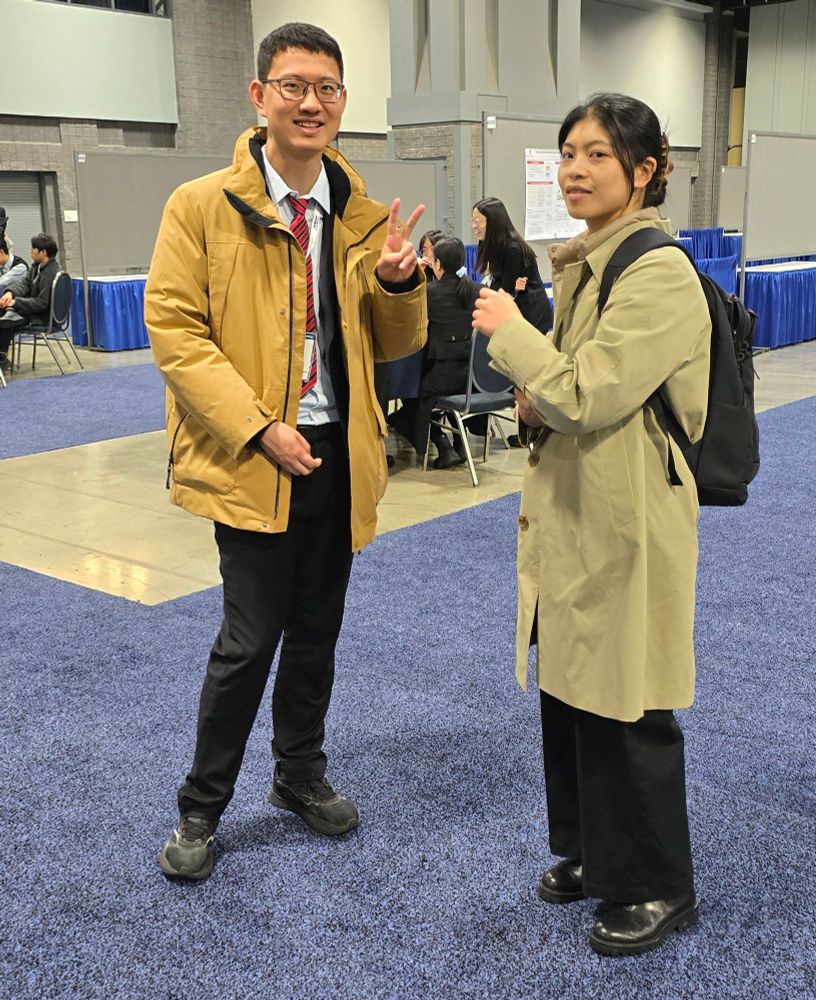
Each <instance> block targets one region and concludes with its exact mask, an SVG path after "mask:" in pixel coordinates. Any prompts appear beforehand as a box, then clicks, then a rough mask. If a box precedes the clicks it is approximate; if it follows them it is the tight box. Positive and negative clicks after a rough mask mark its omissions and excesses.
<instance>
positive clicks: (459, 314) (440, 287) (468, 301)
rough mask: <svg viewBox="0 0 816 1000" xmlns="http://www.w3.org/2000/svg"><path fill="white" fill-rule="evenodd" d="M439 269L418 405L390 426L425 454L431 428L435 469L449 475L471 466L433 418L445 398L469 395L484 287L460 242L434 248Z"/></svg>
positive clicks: (408, 403)
mask: <svg viewBox="0 0 816 1000" xmlns="http://www.w3.org/2000/svg"><path fill="white" fill-rule="evenodd" d="M433 254H434V260H433V265H432V266H433V269H434V274H435V275H436V278H437V280H436V281H434V282H433V283H432V284H429V285H427V286H426V288H427V296H428V348H427V350H428V356H427V361H426V365H425V368H424V370H423V374H422V380H421V382H420V386H419V398H418V399H406V400H403V404H402V408H401V409H400V410H398V411H397V412H396V413H395V414H394V415H393V416H392V417H390V418H389V423H390V424H391V426H393V427H394V428H395V429H396V430H397V431H399V433H400V434H402V435H403V437H406V438H407V439H408V440H409V441H410V442H411V444H412V445H413V446H414V448H415V449H416V452H417V454H418V455H424V454H425V448H426V445H427V442H428V427H429V425H430V432H431V441H433V443H434V444H435V445H436V450H437V452H438V453H439V454H438V457H437V458H436V459H435V460H434V463H433V466H434V468H435V469H448V468H450V467H451V466H452V465H460V464H461V463H462V462H464V461H465V457H464V455H465V453H464V447H463V445H462V443H461V441H460V440H459V435H458V434H457V435H456V441H457V447H454V445H453V443H452V442H451V439H450V438H449V437H448V436H447V434H445V432H444V431H443V430H442V428H441V427H440V426H439V425H438V424H435V423H431V413H432V412H433V408H434V405H435V403H436V401H437V399H438V398H439V397H440V396H448V395H452V394H455V393H461V392H465V390H466V389H467V379H468V370H469V367H470V338H471V335H472V332H473V331H472V325H471V324H472V321H473V309H474V306H475V303H476V299H477V298H478V296H479V286H478V285H476V284H474V283H473V282H472V281H471V280H470V279H469V278H468V277H467V270H466V268H465V246H464V244H463V243H462V241H461V240H459V239H456V238H455V237H445V238H443V239H440V240H438V241H437V242H436V243H434V246H433Z"/></svg>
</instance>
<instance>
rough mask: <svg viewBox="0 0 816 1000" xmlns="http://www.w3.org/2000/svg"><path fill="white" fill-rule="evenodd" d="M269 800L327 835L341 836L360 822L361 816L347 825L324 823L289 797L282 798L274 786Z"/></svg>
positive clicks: (318, 831)
mask: <svg viewBox="0 0 816 1000" xmlns="http://www.w3.org/2000/svg"><path fill="white" fill-rule="evenodd" d="M267 802H269V804H270V805H273V806H276V807H277V808H278V809H285V810H286V811H287V812H292V813H295V815H297V816H300V818H301V819H302V820H303V822H304V823H305V824H306V826H308V827H309V828H310V829H311V830H314V831H315V833H322V834H323V835H324V836H326V837H341V836H342V835H343V834H344V833H350V832H351V831H352V830H354V829H355V828H356V827H357V826H359V824H360V817H359V816H358V817H357V819H355V820H351V821H350V822H349V823H348V824H347V825H346V826H343V827H338V826H333V825H332V824H330V823H324V822H322V821H321V820H320V819H318V818H317V817H315V816H312V815H310V814H309V813H308V812H307V811H306V810H305V809H303V807H302V806H298V805H296V804H295V803H294V802H289V801H288V800H287V799H284V798H281V796H280V795H278V793H277V792H276V791H275V789H274V788H273V789H272V791H271V792H270V793H269V795H268V796H267Z"/></svg>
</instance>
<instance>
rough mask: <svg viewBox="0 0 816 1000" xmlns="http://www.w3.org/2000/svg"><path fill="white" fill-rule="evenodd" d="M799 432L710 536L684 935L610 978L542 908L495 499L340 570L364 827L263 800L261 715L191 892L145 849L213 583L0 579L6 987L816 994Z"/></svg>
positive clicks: (774, 436) (335, 721) (806, 409)
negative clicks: (170, 592)
mask: <svg viewBox="0 0 816 1000" xmlns="http://www.w3.org/2000/svg"><path fill="white" fill-rule="evenodd" d="M814 421H816V400H809V401H806V402H802V403H796V404H792V405H790V406H787V407H783V408H782V409H780V410H776V411H772V412H771V413H768V414H765V415H764V416H763V417H762V419H761V424H762V430H763V460H764V465H763V471H762V473H761V475H760V477H759V479H758V480H757V482H756V483H755V485H754V487H753V490H752V496H751V501H750V503H749V505H748V506H747V507H746V508H744V509H742V510H706V511H705V512H704V515H703V518H702V521H701V542H702V546H701V550H702V560H701V574H700V586H699V628H698V656H699V697H698V700H697V703H696V705H695V707H694V708H693V709H691V710H689V711H687V712H684V713H682V723H683V726H684V729H685V732H686V736H687V751H688V785H689V806H690V817H691V826H692V838H693V844H694V851H695V860H696V865H697V887H698V891H699V894H700V897H701V924H700V926H699V928H698V929H696V930H693V931H686V932H683V933H682V934H675V935H673V937H672V938H671V940H670V941H669V942H668V943H667V944H666V946H665V947H664V948H662V949H661V950H659V951H657V952H654V953H651V954H648V955H645V956H643V957H641V958H636V959H602V958H600V957H598V956H596V955H594V954H592V953H591V952H590V951H589V949H588V946H587V944H586V934H587V931H588V928H589V926H590V924H591V919H592V918H591V913H592V909H593V906H594V904H593V903H592V902H590V901H587V902H585V903H577V904H574V905H571V906H562V907H554V906H548V905H547V904H544V903H542V902H540V901H538V900H537V898H536V895H535V885H536V882H537V880H538V877H539V875H540V873H541V871H542V869H543V868H544V867H545V866H546V865H547V864H548V863H549V860H550V858H549V855H548V853H547V850H546V818H545V804H544V789H543V781H542V774H541V764H540V752H539V749H538V747H539V742H538V720H537V711H538V708H537V699H536V698H535V696H534V694H533V693H531V694H529V695H526V696H525V695H524V694H522V693H521V692H520V691H518V690H517V688H516V685H515V682H514V679H513V669H512V662H511V661H512V646H513V615H514V600H515V581H514V568H513V558H514V550H515V531H516V529H515V513H516V510H517V504H518V499H517V497H508V498H506V499H503V500H499V501H495V502H493V503H489V504H485V505H483V506H480V507H477V508H474V509H471V510H467V511H463V512H461V513H458V514H455V515H452V516H450V517H445V518H441V519H439V520H436V521H433V522H430V523H428V524H423V525H418V526H416V527H413V528H408V529H405V530H402V531H399V532H395V533H393V534H389V535H386V536H384V537H383V538H381V539H380V540H379V541H378V542H377V543H376V544H375V545H374V546H373V547H371V548H370V549H367V550H366V551H365V552H364V553H363V554H362V555H361V556H360V557H358V558H357V559H356V561H355V562H356V565H355V569H354V573H353V575H352V585H351V590H350V595H349V603H348V613H347V616H346V626H345V630H344V633H343V637H342V641H341V645H340V648H339V651H338V673H337V684H336V688H335V695H334V699H333V705H332V711H331V714H330V718H329V735H328V751H329V758H330V777H332V778H334V779H335V782H336V783H337V785H338V787H340V788H341V789H342V790H344V791H347V792H348V793H349V794H351V795H353V796H354V798H355V799H356V800H357V802H358V804H359V806H360V811H361V813H362V816H363V824H362V825H361V827H360V828H359V830H358V831H356V832H355V833H354V834H352V835H351V836H350V837H348V838H347V839H345V840H340V841H332V840H328V839H325V838H320V837H318V836H317V835H314V834H311V833H310V832H309V831H308V830H306V828H305V827H303V826H302V825H301V824H300V822H299V821H298V820H297V819H296V818H295V817H294V816H292V815H290V814H288V813H282V812H278V811H276V810H274V809H272V808H271V807H270V806H268V805H267V804H266V803H265V795H266V791H267V789H268V786H269V783H270V776H271V767H270V754H269V748H268V740H269V711H268V706H266V705H265V706H264V709H263V711H262V713H261V717H260V718H259V722H258V725H257V726H256V728H255V731H254V733H253V736H252V738H251V740H250V744H249V747H248V750H247V755H246V760H245V765H244V768H243V771H242V773H241V777H240V779H239V783H238V788H237V791H236V795H235V799H234V800H233V803H232V804H231V806H230V808H229V810H228V812H227V814H226V816H225V818H224V821H223V823H222V825H221V827H220V829H219V834H218V853H217V859H216V869H215V872H214V874H213V877H212V878H211V879H210V880H209V881H208V882H205V883H203V884H201V885H197V886H190V885H177V884H171V883H168V882H166V881H165V880H164V878H163V877H162V876H161V874H160V872H159V869H158V867H157V864H156V859H157V855H158V850H159V847H160V845H161V843H162V841H163V840H164V838H165V837H166V836H167V834H168V832H169V830H170V829H171V827H172V825H173V823H174V821H175V812H174V795H175V788H176V786H177V784H178V782H179V780H180V779H181V778H182V777H183V774H184V769H185V767H186V765H187V764H188V763H189V761H190V757H191V752H192V743H193V735H194V723H195V712H196V704H197V698H198V692H199V688H200V682H201V676H202V671H203V667H204V663H205V659H206V655H207V652H208V647H209V643H210V641H211V639H212V637H213V635H214V633H215V631H216V629H217V626H218V623H219V616H220V607H219V594H218V591H217V590H209V591H206V592H204V593H201V594H197V595H193V596H191V597H187V598H184V599H181V600H177V601H174V602H171V603H168V604H165V605H162V606H159V607H154V608H148V607H142V606H138V605H134V604H131V603H127V602H124V601H119V600H116V599H114V598H110V597H106V596H104V595H100V594H97V593H93V592H90V591H86V590H83V589H82V588H79V587H74V586H71V585H68V584H64V583H60V582H57V581H54V580H51V579H48V578H46V577H43V576H38V575H36V574H33V573H30V572H26V571H24V570H20V569H15V568H12V567H8V566H6V567H3V568H2V576H3V582H4V587H3V593H4V598H5V599H4V618H3V634H4V639H3V647H4V648H3V655H2V658H0V659H1V661H2V666H1V667H0V670H2V690H3V698H2V710H1V711H0V753H1V754H2V760H3V774H4V779H5V788H6V795H5V797H4V807H5V808H4V816H3V819H4V824H3V826H4V831H3V836H2V838H0V893H1V894H2V899H3V900H4V905H3V906H2V908H0V982H2V983H3V984H4V986H3V988H2V989H0V992H1V993H2V994H3V996H8V997H14V998H15V1000H23V998H26V1000H27V998H32V1000H33V998H44V997H47V998H49V1000H53V998H72V1000H73V998H77V997H83V998H86V997H87V998H96V997H99V998H102V997H105V998H112V997H116V998H118V997H123V998H145V1000H148V998H149V1000H156V998H171V997H172V998H176V997H188V996H189V997H195V998H201V1000H208V998H219V1000H220V998H227V997H228V998H254V997H276V998H303V1000H318V998H332V1000H345V998H354V1000H358V998H366V1000H367V998H375V997H378V998H379V997H382V998H386V997H387V998H395V1000H396V998H400V1000H401V998H405V1000H408V998H410V1000H415V998H426V997H427V998H460V997H468V998H470V997H473V998H476V997H478V998H487V1000H493V998H500V1000H505V998H508V1000H509V998H526V997H537V998H538V997H541V998H559V1000H579V998H580V1000H587V998H596V997H601V998H609V1000H628V998H633V1000H634V998H637V1000H643V998H644V997H655V998H660V1000H679V998H695V1000H700V998H704V1000H709V998H710V1000H725V998H729V1000H730V998H746V1000H747V998H752V1000H754V998H762V1000H776V998H779V1000H781V998H786V1000H793V998H797V1000H798V998H805V997H813V996H814V992H815V990H816V978H815V977H816V945H815V944H814V940H815V938H816V916H815V915H814V914H815V913H816V908H814V895H815V894H814V890H816V885H814V878H813V868H814V865H813V852H814V844H816V822H814V814H815V813H816V810H814V805H815V803H814V787H815V785H816V782H814V777H816V775H815V774H814V759H813V747H814V737H815V736H816V732H814V730H815V729H816V725H815V723H816V697H815V696H814V659H815V658H816V657H815V656H814V647H815V646H816V627H815V626H814V615H813V593H814V590H816V579H815V578H814V576H815V573H816V571H814V567H815V566H816V544H814V529H813V519H812V517H811V511H810V507H811V503H810V501H811V496H812V489H811V488H810V482H809V480H810V474H811V470H812V469H813V467H814V462H815V461H816V446H814V443H813V436H812V435H811V434H809V433H808V432H807V430H806V428H808V427H812V426H813V425H814ZM440 553H444V554H445V556H444V562H442V561H441V560H440V557H439V554H440ZM443 608H444V609H445V610H442V609H443Z"/></svg>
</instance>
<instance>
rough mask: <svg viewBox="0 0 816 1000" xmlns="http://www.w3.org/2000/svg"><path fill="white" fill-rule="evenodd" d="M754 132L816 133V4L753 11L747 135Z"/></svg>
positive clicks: (804, 0)
mask: <svg viewBox="0 0 816 1000" xmlns="http://www.w3.org/2000/svg"><path fill="white" fill-rule="evenodd" d="M749 130H752V131H754V132H793V133H796V134H801V135H816V0H795V2H794V3H783V4H780V5H779V6H773V7H763V8H760V7H752V8H751V30H750V31H749V33H748V77H747V80H746V86H745V132H746V134H747V132H748V131H749ZM745 149H746V147H745V146H744V145H743V150H745ZM744 162H745V154H744V153H743V163H744Z"/></svg>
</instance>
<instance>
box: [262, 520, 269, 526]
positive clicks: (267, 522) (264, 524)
mask: <svg viewBox="0 0 816 1000" xmlns="http://www.w3.org/2000/svg"><path fill="white" fill-rule="evenodd" d="M261 527H262V528H268V527H269V521H264V523H263V524H262V525H261Z"/></svg>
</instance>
